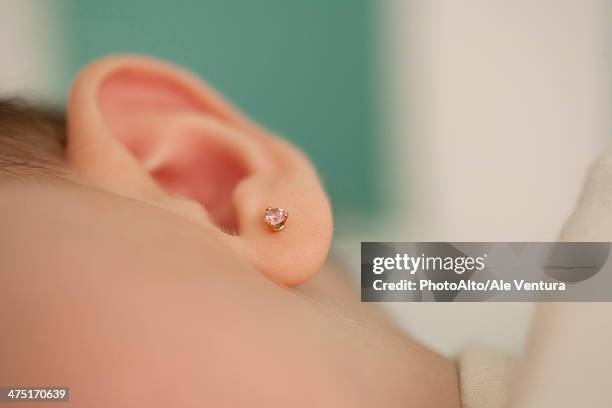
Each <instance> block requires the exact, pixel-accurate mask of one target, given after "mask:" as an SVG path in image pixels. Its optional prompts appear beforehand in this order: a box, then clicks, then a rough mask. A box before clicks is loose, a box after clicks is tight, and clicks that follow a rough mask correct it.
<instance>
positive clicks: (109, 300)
mask: <svg viewBox="0 0 612 408" xmlns="http://www.w3.org/2000/svg"><path fill="white" fill-rule="evenodd" d="M0 191H1V192H2V193H1V195H2V197H3V199H2V200H1V201H0V225H2V235H1V237H0V324H1V325H2V327H3V330H2V334H1V336H0V367H1V369H0V384H15V385H48V384H58V385H60V384H61V385H65V386H69V387H70V388H71V399H72V402H71V404H72V405H74V406H83V407H108V406H113V407H133V406H149V407H156V406H160V407H161V406H183V407H190V406H193V407H196V406H199V407H201V406H215V407H225V406H227V407H237V406H250V407H276V406H278V407H287V406H291V407H313V406H318V407H372V406H384V407H409V406H415V407H458V406H459V401H458V389H457V377H456V372H455V367H454V365H453V364H452V363H451V362H449V361H447V360H445V359H444V358H442V357H440V356H438V355H436V354H435V353H433V352H431V351H429V350H427V349H425V348H423V347H422V346H420V345H419V344H417V343H415V342H414V341H412V340H411V339H410V338H408V337H406V336H404V335H403V334H401V333H399V332H398V331H396V330H395V329H394V328H393V327H392V326H391V325H389V324H388V323H387V322H386V321H385V320H384V319H383V318H381V317H380V316H379V315H378V313H376V312H375V311H373V310H371V309H370V308H369V307H368V306H367V305H363V304H360V303H359V301H358V299H357V297H356V296H355V294H354V293H353V292H352V291H351V290H349V289H348V288H347V286H346V285H345V282H344V281H343V280H342V279H341V278H340V277H339V276H338V275H337V274H336V273H335V272H334V271H333V270H332V269H331V268H324V270H323V271H322V272H321V274H319V276H317V277H316V278H315V279H313V280H312V281H310V282H309V283H307V284H305V285H301V286H297V287H293V288H287V287H283V286H280V285H277V284H275V283H272V282H271V281H270V280H269V279H267V278H266V277H265V276H263V275H262V274H261V273H259V272H257V271H255V270H253V269H252V268H251V267H250V266H249V265H247V264H246V263H244V262H242V261H241V260H240V259H239V258H238V257H236V255H235V254H234V253H233V252H232V251H231V250H229V249H228V248H227V247H226V246H225V245H224V244H223V243H222V242H219V241H218V240H216V239H215V237H214V236H212V234H210V233H207V231H206V230H205V229H202V228H199V227H197V226H194V225H193V224H192V223H191V222H189V221H187V220H185V219H184V218H182V217H180V216H176V215H174V214H171V213H169V212H167V211H164V210H161V209H159V208H157V207H155V206H151V205H149V204H145V203H142V202H138V201H135V200H131V199H126V198H124V197H120V196H118V195H114V194H109V193H106V192H102V191H98V190H96V189H93V188H89V187H86V186H76V185H72V184H66V183H32V182H23V181H19V182H16V181H6V180H4V181H2V182H0Z"/></svg>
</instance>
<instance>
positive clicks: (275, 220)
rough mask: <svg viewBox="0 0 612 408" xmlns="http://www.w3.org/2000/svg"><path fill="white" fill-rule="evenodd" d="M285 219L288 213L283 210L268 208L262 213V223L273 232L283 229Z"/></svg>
mask: <svg viewBox="0 0 612 408" xmlns="http://www.w3.org/2000/svg"><path fill="white" fill-rule="evenodd" d="M287 218H289V213H288V212H287V211H285V209H284V208H277V207H268V208H266V210H265V211H264V222H265V223H266V224H267V225H268V227H270V229H271V230H272V231H274V232H279V231H281V230H282V229H283V228H285V222H286V221H287Z"/></svg>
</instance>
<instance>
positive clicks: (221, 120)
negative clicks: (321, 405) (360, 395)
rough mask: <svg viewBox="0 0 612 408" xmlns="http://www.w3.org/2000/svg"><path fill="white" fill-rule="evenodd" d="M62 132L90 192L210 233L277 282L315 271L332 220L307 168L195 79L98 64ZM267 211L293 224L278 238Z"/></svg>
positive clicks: (134, 65)
mask: <svg viewBox="0 0 612 408" xmlns="http://www.w3.org/2000/svg"><path fill="white" fill-rule="evenodd" d="M68 124H69V130H68V146H67V155H68V160H69V163H71V165H72V166H73V168H74V169H75V171H76V173H78V175H79V176H81V177H83V178H84V179H86V181H87V182H89V183H91V184H94V185H95V186H97V187H99V188H103V189H106V190H109V191H112V192H115V193H117V194H121V195H125V196H128V197H132V198H136V199H139V200H142V201H148V202H151V203H153V204H155V205H158V206H162V207H164V208H166V209H168V210H170V211H175V212H177V213H181V214H183V215H186V216H189V217H190V218H192V219H194V220H196V221H197V222H199V223H200V224H202V225H203V226H205V227H210V228H211V229H212V230H213V231H214V232H215V234H217V235H218V237H219V239H222V240H224V241H225V242H226V243H227V244H228V245H230V246H232V247H233V248H234V249H235V252H236V253H237V254H238V255H240V256H242V257H243V258H244V259H245V260H246V261H248V262H249V263H251V264H252V265H253V266H254V267H256V268H257V269H258V270H259V271H260V272H261V273H263V274H264V275H266V276H268V277H269V278H270V279H272V280H274V281H276V282H278V283H281V284H286V285H293V284H297V283H300V282H303V281H305V280H306V279H308V278H309V277H310V276H312V275H313V274H314V273H316V272H317V271H318V270H319V268H320V267H321V264H322V263H323V261H324V259H325V257H326V255H327V252H328V249H329V245H330V240H331V232H332V217H331V209H330V207H329V202H328V200H327V197H326V195H325V193H324V191H323V189H322V188H321V185H320V182H319V180H318V177H317V174H316V172H315V171H314V169H313V168H312V166H311V164H310V163H309V161H308V160H307V159H306V158H305V157H304V156H303V155H302V154H301V153H300V152H299V151H298V150H297V149H296V148H294V147H293V146H292V145H291V144H289V143H288V142H286V141H284V140H282V139H281V138H279V137H276V136H274V135H272V134H271V133H269V132H267V131H265V130H263V129H262V128H260V127H259V126H257V125H256V124H254V123H253V122H251V121H250V120H248V119H247V118H246V117H245V116H244V115H242V114H241V113H240V112H239V111H237V110H236V109H234V108H233V107H232V106H231V105H230V104H229V103H227V102H226V101H225V100H224V99H223V98H222V97H221V96H219V95H218V94H217V93H216V92H215V91H213V90H212V89H211V88H210V87H208V86H207V85H205V84H204V83H202V82H201V81H200V80H198V79H197V78H196V77H194V76H193V75H191V74H189V73H187V72H185V71H183V70H181V69H179V68H177V67H174V66H172V65H169V64H167V63H164V62H160V61H157V60H152V59H149V58H142V57H134V56H118V57H110V58H106V59H103V60H101V61H98V62H96V63H94V64H92V65H90V66H89V67H87V68H85V69H84V70H83V71H82V73H81V74H80V75H79V76H78V78H77V79H76V81H75V84H74V86H73V89H72V92H71V95H70V98H69V105H68ZM186 203H187V204H188V205H185V204H186ZM269 207H273V208H276V207H278V208H284V209H286V211H288V212H289V213H290V214H291V218H290V219H286V220H285V223H284V224H283V225H284V228H283V229H282V230H280V231H275V230H274V229H271V228H270V225H269V224H268V223H266V214H265V212H266V209H267V208H269ZM194 209H195V210H194Z"/></svg>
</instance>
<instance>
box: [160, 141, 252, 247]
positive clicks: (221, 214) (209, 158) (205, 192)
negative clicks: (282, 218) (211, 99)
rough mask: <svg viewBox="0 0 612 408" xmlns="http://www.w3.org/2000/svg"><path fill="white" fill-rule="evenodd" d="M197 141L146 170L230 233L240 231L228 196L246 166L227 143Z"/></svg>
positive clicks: (236, 233)
mask: <svg viewBox="0 0 612 408" xmlns="http://www.w3.org/2000/svg"><path fill="white" fill-rule="evenodd" d="M195 140H197V142H195V143H193V144H192V145H191V146H185V147H184V148H183V149H182V150H181V151H180V152H175V153H174V154H173V156H174V157H173V159H172V160H169V161H165V162H163V163H160V164H159V165H158V166H156V167H155V168H153V169H151V170H150V174H151V176H152V177H153V178H154V179H155V180H156V181H157V182H158V183H159V184H160V185H161V186H162V187H163V188H164V189H166V191H168V192H169V193H170V194H174V195H178V196H182V197H186V198H189V199H191V200H194V201H197V202H199V203H200V204H201V205H202V206H203V207H204V208H205V209H206V211H207V213H208V214H209V216H210V218H211V220H212V221H213V222H214V223H215V225H217V226H218V227H219V228H220V229H221V230H222V231H224V232H225V233H227V234H230V235H238V234H239V233H240V225H239V223H238V216H237V212H236V208H235V206H234V204H233V200H232V196H233V193H234V189H235V188H236V186H237V185H238V183H240V181H241V180H242V179H244V178H245V177H247V176H248V175H249V169H248V168H247V166H246V164H245V163H244V161H243V160H242V158H241V157H240V156H239V155H238V154H237V152H235V151H233V150H232V149H231V148H230V147H229V146H227V145H224V144H220V143H216V142H215V141H214V140H206V139H203V138H196V139H195Z"/></svg>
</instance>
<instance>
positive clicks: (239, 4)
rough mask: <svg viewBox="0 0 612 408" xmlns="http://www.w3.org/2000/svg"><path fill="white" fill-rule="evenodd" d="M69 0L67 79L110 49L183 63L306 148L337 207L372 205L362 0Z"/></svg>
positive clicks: (366, 28) (365, 9)
mask: <svg viewBox="0 0 612 408" xmlns="http://www.w3.org/2000/svg"><path fill="white" fill-rule="evenodd" d="M66 6H67V7H66V8H65V10H66V13H67V16H66V17H67V20H66V23H67V25H66V28H67V30H68V32H69V41H70V43H69V44H67V45H66V46H67V47H68V51H69V52H70V53H71V54H72V60H71V62H70V70H69V72H68V73H67V77H66V82H67V81H68V75H70V77H71V76H72V75H74V74H75V73H76V72H77V70H78V69H79V68H80V67H81V66H82V65H84V64H85V63H87V62H88V61H90V60H92V59H94V58H97V57H99V56H102V55H104V54H108V53H113V52H139V53H146V54H150V55H154V56H157V57H162V58H166V59H169V60H172V61H174V62H176V63H179V64H182V65H184V66H186V67H188V68H190V69H192V70H194V71H196V72H197V73H199V74H200V75H201V76H202V77H204V78H206V80H208V81H209V82H210V83H212V84H213V86H215V87H216V88H217V89H219V90H220V91H221V92H222V93H224V94H225V95H226V96H227V97H228V98H229V99H230V100H231V101H232V102H234V103H235V104H237V105H238V106H240V107H241V109H243V110H244V111H245V112H247V113H248V114H249V115H251V116H252V117H254V118H255V119H256V120H258V121H259V122H260V123H263V124H264V125H265V126H267V127H268V128H270V129H273V130H275V131H277V132H279V133H281V134H283V135H285V136H286V137H288V138H289V139H291V140H292V141H293V142H295V143H296V144H297V145H299V146H300V147H301V148H302V149H304V150H305V151H306V152H307V153H308V154H309V155H310V157H311V158H312V159H313V161H314V162H315V164H316V165H317V167H318V169H319V172H320V174H321V177H322V179H323V181H324V183H325V185H326V187H327V189H328V191H329V192H330V194H331V196H332V201H333V204H334V208H335V210H336V211H337V212H341V211H343V210H346V209H348V210H354V211H359V212H370V211H372V210H373V209H374V208H375V206H376V201H375V196H376V194H375V193H376V191H375V189H374V187H375V177H374V176H375V174H374V170H375V168H374V166H375V163H374V161H373V159H371V158H370V157H369V156H370V154H369V153H370V152H371V147H372V139H373V137H372V136H373V135H372V128H373V126H372V115H371V107H372V105H373V104H372V102H371V84H372V81H371V66H372V64H371V61H370V57H369V47H370V27H369V24H370V23H369V4H368V1H367V0H333V1H330V0H310V1H293V0H285V1H283V0H276V1H248V0H245V1H232V0H225V1H221V0H215V1H174V2H170V1H151V0H130V1H119V0H112V1H93V0H89V1H84V0H80V1H79V0H70V1H69V2H68V3H67V4H66ZM66 86H67V84H66Z"/></svg>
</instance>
